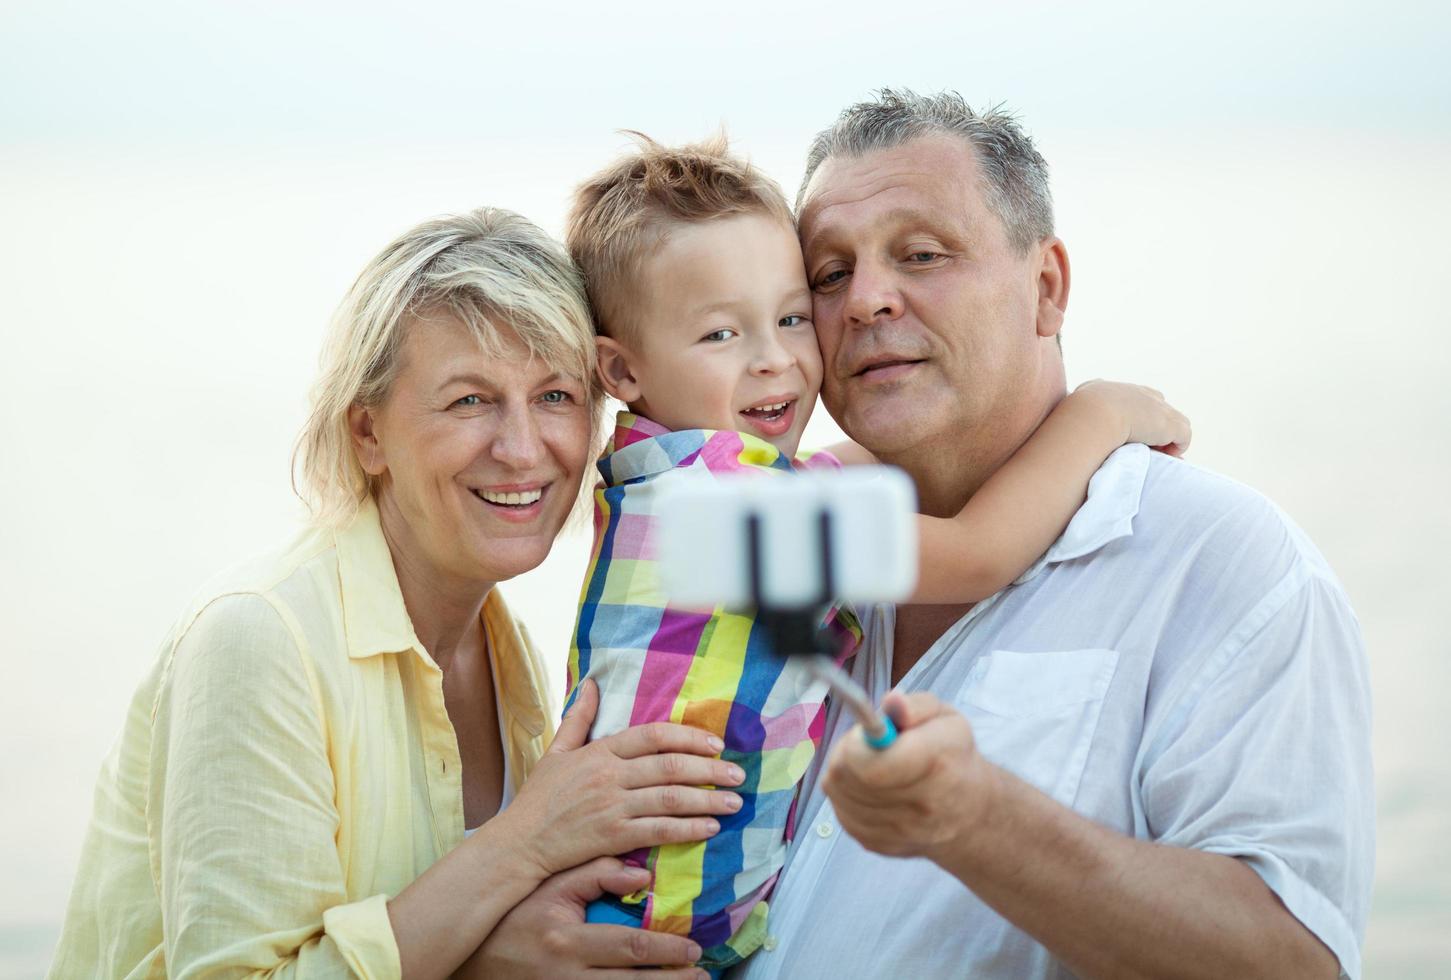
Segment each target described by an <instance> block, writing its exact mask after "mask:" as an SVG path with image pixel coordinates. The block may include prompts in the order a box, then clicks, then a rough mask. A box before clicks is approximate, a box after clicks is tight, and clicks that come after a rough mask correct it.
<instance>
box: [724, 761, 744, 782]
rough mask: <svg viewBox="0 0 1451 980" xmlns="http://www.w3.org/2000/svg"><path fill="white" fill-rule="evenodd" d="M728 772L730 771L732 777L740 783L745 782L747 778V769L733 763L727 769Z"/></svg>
mask: <svg viewBox="0 0 1451 980" xmlns="http://www.w3.org/2000/svg"><path fill="white" fill-rule="evenodd" d="M726 772H728V773H730V774H731V778H732V779H734V780H735V781H736V782H738V783H742V782H745V780H746V771H745V770H744V769H742V768H741V767H740V766H737V765H732V766H731V767H730V768H729V769H727V770H726Z"/></svg>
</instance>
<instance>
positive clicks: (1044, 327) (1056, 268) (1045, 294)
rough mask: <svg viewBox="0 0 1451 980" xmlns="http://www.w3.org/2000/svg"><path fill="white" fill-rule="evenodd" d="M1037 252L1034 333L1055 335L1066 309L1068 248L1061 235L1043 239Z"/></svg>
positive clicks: (1061, 323) (1060, 325) (1068, 278)
mask: <svg viewBox="0 0 1451 980" xmlns="http://www.w3.org/2000/svg"><path fill="white" fill-rule="evenodd" d="M1038 254H1039V257H1040V259H1041V261H1040V263H1039V265H1038V336H1039V337H1056V336H1057V335H1058V331H1059V330H1062V329H1063V314H1064V313H1065V312H1066V311H1067V309H1068V286H1069V280H1070V278H1071V276H1070V274H1069V271H1068V249H1067V248H1066V247H1065V246H1064V244H1063V239H1061V238H1045V239H1043V241H1041V242H1039V243H1038Z"/></svg>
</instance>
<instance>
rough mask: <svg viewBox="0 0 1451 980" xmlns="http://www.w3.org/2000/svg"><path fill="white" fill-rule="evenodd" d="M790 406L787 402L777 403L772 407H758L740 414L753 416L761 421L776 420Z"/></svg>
mask: <svg viewBox="0 0 1451 980" xmlns="http://www.w3.org/2000/svg"><path fill="white" fill-rule="evenodd" d="M790 404H791V403H790V402H789V401H784V402H777V403H776V404H774V405H758V406H756V407H755V408H748V409H746V410H745V411H744V412H742V413H741V414H742V415H754V416H756V417H757V418H762V419H777V418H780V417H781V414H782V413H783V412H785V411H786V406H787V405H790Z"/></svg>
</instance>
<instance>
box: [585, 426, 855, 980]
mask: <svg viewBox="0 0 1451 980" xmlns="http://www.w3.org/2000/svg"><path fill="white" fill-rule="evenodd" d="M840 465H841V464H840V463H839V462H838V461H837V460H836V458H835V457H834V456H832V455H831V454H830V453H815V454H813V455H809V456H803V457H802V458H799V459H797V460H795V461H793V460H790V459H788V458H786V457H785V456H783V455H782V454H781V452H780V450H778V449H776V448H775V447H774V446H772V445H771V444H770V443H767V442H765V441H763V440H761V439H757V438H756V437H754V436H750V435H746V434H744V433H740V432H723V431H712V430H707V429H689V430H684V431H679V432H674V431H671V430H669V429H666V428H664V427H662V426H660V425H657V424H656V423H654V422H651V421H650V420H649V419H646V418H644V417H642V416H638V415H633V414H631V413H629V412H621V413H620V414H619V416H618V418H617V420H616V429H615V434H614V438H613V439H612V440H611V441H610V444H609V445H608V446H607V447H606V449H605V454H604V456H602V457H601V459H600V461H599V471H600V474H601V476H603V478H604V483H603V485H602V486H601V487H600V488H598V489H597V490H596V491H595V525H594V526H595V540H594V551H593V554H592V556H591V559H590V565H589V571H588V573H587V574H586V575H585V580H584V589H583V590H582V593H581V595H580V607H579V619H578V621H577V623H576V624H575V631H574V640H573V642H572V643H571V645H570V651H569V688H570V690H569V696H568V698H567V699H566V701H565V708H566V710H567V709H568V707H569V705H570V704H572V703H573V701H574V694H575V689H576V688H577V686H578V684H579V682H580V681H581V680H582V679H583V678H585V677H593V678H594V679H595V682H596V683H598V684H599V688H600V708H599V713H598V714H597V715H596V716H595V722H594V727H593V729H592V731H591V736H592V737H594V738H601V737H604V736H606V735H611V734H614V733H615V732H618V731H622V730H623V729H625V728H628V727H629V726H631V725H642V724H646V723H648V722H654V721H670V722H677V723H679V724H684V725H692V726H694V727H697V728H702V729H705V730H706V731H709V732H713V733H714V734H716V735H718V736H720V738H721V739H722V740H723V741H724V742H725V750H724V751H723V752H722V753H721V758H722V759H726V760H729V761H731V762H734V763H736V764H737V765H739V766H740V767H741V768H742V769H744V770H745V773H746V779H745V782H744V783H743V784H742V785H741V786H740V787H738V788H737V791H738V792H739V793H740V794H741V797H742V799H743V804H742V806H741V809H740V810H739V811H737V812H736V813H735V814H732V815H729V816H724V817H720V818H719V820H720V833H718V834H717V835H716V836H715V837H712V838H711V839H710V840H708V841H704V842H701V843H696V844H671V845H666V846H662V847H655V848H651V849H648V850H642V851H637V852H635V853H633V854H630V855H627V856H626V860H627V861H628V862H629V863H631V864H635V865H637V866H640V867H648V868H650V869H651V870H652V871H653V872H654V879H653V883H652V885H651V887H650V888H649V889H648V891H647V892H646V893H644V894H643V895H637V896H630V898H628V899H627V900H626V901H630V902H632V903H638V902H640V901H643V903H644V908H643V921H642V924H643V926H644V927H645V928H647V929H653V930H655V931H657V932H670V933H676V934H679V935H689V936H690V937H691V938H692V939H694V940H695V941H696V942H698V943H699V944H700V945H701V947H702V949H704V950H705V956H704V957H702V960H701V964H702V965H707V966H711V967H720V966H725V965H728V964H730V963H732V962H737V961H739V960H740V959H743V958H745V957H746V956H748V955H749V954H750V953H751V952H753V951H754V950H755V949H756V947H757V946H759V945H760V944H761V942H762V940H763V939H764V938H765V934H766V930H765V919H766V905H765V902H764V899H765V897H766V896H767V894H769V892H770V890H771V886H772V885H773V884H775V881H776V876H777V875H778V874H779V873H780V871H781V865H782V863H783V862H784V861H785V857H786V844H787V842H788V841H789V840H790V838H791V833H792V829H793V826H792V824H793V818H794V812H795V801H796V789H797V786H798V784H799V783H800V781H801V779H802V777H803V776H804V775H805V772H806V767H807V765H808V764H809V763H810V761H811V757H812V755H813V754H814V753H815V751H816V748H817V746H818V744H819V743H820V740H821V732H822V727H823V724H824V720H825V716H824V711H823V705H822V702H823V701H824V699H825V697H826V687H825V685H824V684H822V683H820V682H819V681H817V680H816V679H815V678H813V677H812V676H811V675H810V673H809V672H808V670H807V669H806V667H805V665H804V664H803V663H802V661H801V660H800V659H799V658H790V657H784V656H780V655H778V654H777V653H776V651H775V650H774V649H772V646H771V643H770V640H769V639H768V637H767V636H766V633H765V630H764V629H761V628H758V627H757V624H756V620H755V617H754V616H753V615H751V614H749V613H746V614H742V613H736V612H728V611H726V610H724V609H721V608H717V609H715V610H714V611H713V612H709V613H705V612H699V611H693V610H683V609H679V608H676V607H673V606H671V605H670V604H669V603H667V602H666V600H665V597H664V595H662V593H661V589H660V582H659V569H658V567H657V565H656V562H655V543H654V540H653V535H654V528H655V521H656V517H655V505H656V499H657V492H656V491H657V486H656V481H655V480H654V478H655V477H658V476H660V475H661V474H663V473H668V472H671V471H674V470H681V469H690V470H694V471H704V472H708V473H712V474H719V473H731V474H736V473H760V474H762V475H770V474H789V473H791V472H793V470H794V469H796V468H798V467H800V468H805V467H822V466H826V467H833V468H834V467H839V466H840ZM702 560H709V557H708V556H702ZM828 628H829V629H830V630H831V631H832V632H833V633H834V634H835V635H836V636H837V639H838V643H839V649H840V651H841V652H840V656H841V658H842V659H845V658H846V657H848V656H850V655H851V653H853V652H855V649H856V646H857V644H858V643H860V641H861V628H860V627H859V626H858V624H857V621H856V617H855V616H853V615H852V614H851V612H850V611H848V610H845V609H835V610H833V611H832V612H831V613H830V614H828Z"/></svg>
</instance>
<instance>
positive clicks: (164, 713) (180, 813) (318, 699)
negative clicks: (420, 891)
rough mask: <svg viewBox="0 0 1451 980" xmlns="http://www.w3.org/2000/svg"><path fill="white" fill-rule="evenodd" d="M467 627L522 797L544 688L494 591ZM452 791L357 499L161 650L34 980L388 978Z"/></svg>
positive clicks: (450, 809)
mask: <svg viewBox="0 0 1451 980" xmlns="http://www.w3.org/2000/svg"><path fill="white" fill-rule="evenodd" d="M483 620H484V627H485V629H486V631H487V633H488V639H489V648H490V650H491V651H492V653H493V658H494V663H493V667H494V675H495V677H496V678H497V679H498V685H497V697H498V701H499V711H500V716H501V719H502V724H503V729H504V732H505V733H506V737H505V752H506V753H507V756H508V763H509V769H510V772H511V775H512V778H513V780H514V782H515V783H516V784H517V782H518V781H520V780H522V779H523V777H524V776H525V775H526V774H527V773H528V772H529V770H530V769H531V768H532V767H533V764H534V763H535V762H536V761H537V760H538V758H539V756H540V754H541V753H542V752H543V751H544V749H545V747H546V746H547V745H548V743H549V739H550V738H551V736H552V726H551V724H550V722H551V717H552V716H551V713H550V711H549V710H548V706H547V704H546V700H545V683H546V682H545V674H544V671H543V669H542V667H541V665H540V663H539V661H538V655H537V654H536V652H535V651H534V648H533V645H532V644H531V643H530V641H529V637H528V634H527V633H526V632H525V631H524V628H523V627H522V626H521V625H519V624H517V623H515V622H514V620H513V619H512V618H511V617H510V615H509V612H508V610H507V609H506V608H505V607H504V603H503V600H502V599H500V598H499V594H498V590H497V589H496V590H494V591H492V592H490V593H489V596H488V599H487V600H486V602H485V603H484V610H483ZM461 774H462V767H461V765H460V763H459V752H458V740H457V739H456V737H455V736H454V731H453V726H452V725H451V724H450V723H449V720H448V715H447V713H446V712H445V710H444V702H443V673H442V671H440V670H439V668H438V665H437V664H435V663H434V662H433V660H432V658H431V657H430V656H429V655H428V652H427V651H426V650H424V649H423V647H422V645H421V644H420V643H419V642H418V638H417V636H416V635H415V634H414V632H413V627H412V624H411V623H410V621H409V618H408V613H407V610H406V609H405V608H404V605H403V596H402V593H401V592H400V591H399V588H398V579H397V576H396V575H395V573H394V570H393V562H392V558H391V556H390V554H389V551H388V546H387V543H386V542H385V541H384V539H383V532H382V529H381V528H380V526H379V524H378V512H377V508H376V507H375V506H373V505H372V503H371V502H370V503H368V504H366V505H365V506H364V507H363V509H362V510H361V511H360V513H359V515H358V517H357V519H356V520H355V521H354V522H353V523H352V524H351V525H350V526H348V527H347V528H345V529H343V530H340V531H327V530H313V531H310V532H308V533H306V534H304V535H303V536H302V537H301V538H300V539H299V540H298V541H296V542H294V544H293V545H292V546H291V547H289V548H288V549H286V551H285V553H283V554H282V555H280V556H274V557H271V558H268V559H265V560H262V561H258V562H255V563H252V564H250V565H247V566H244V567H242V568H239V569H235V570H233V571H232V572H229V573H227V574H226V575H224V576H223V577H222V578H221V579H220V580H219V581H217V582H214V583H212V584H211V585H210V586H208V588H207V589H206V590H204V593H203V596H202V598H201V599H200V600H199V601H198V602H196V603H195V604H194V605H193V607H192V608H191V610H190V611H189V612H188V613H187V614H186V615H185V616H183V617H182V618H181V620H179V621H178V623H177V625H176V627H175V628H174V629H173V630H172V632H171V634H170V635H169V636H168V638H167V640H166V642H165V643H163V645H162V648H161V655H160V657H159V658H158V661H157V664H156V666H155V667H154V668H153V669H152V671H151V673H150V674H149V676H148V677H147V678H146V680H145V681H144V682H143V683H142V684H141V687H140V689H139V690H138V691H137V692H136V696H135V698H134V699H133V700H132V703H131V708H130V711H129V713H128V715H127V719H126V723H125V727H124V729H123V731H122V733H121V738H120V741H119V743H118V744H117V745H116V747H115V748H114V749H113V750H112V752H111V754H110V756H109V757H108V758H107V760H106V762H105V763H104V765H103V767H102V770H101V775H100V779H99V781H98V784H97V787H96V797H95V809H94V813H93V814H92V817H91V823H90V828H89V830H88V831H87V834H86V842H85V847H84V850H83V852H82V856H81V864H80V870H79V872H78V873H77V875H76V881H75V885H74V888H73V891H72V894H71V899H70V906H69V908H68V909H67V912H66V922H65V929H64V932H63V933H62V935H61V940H60V946H59V948H58V950H57V952H56V958H55V962H54V963H53V964H52V966H51V971H50V976H52V977H56V978H65V980H70V978H74V977H87V978H89V977H138V978H139V977H191V976H201V975H207V976H216V975H224V976H229V977H242V976H269V977H270V976H274V975H275V976H286V977H318V976H328V977H332V976H347V975H356V976H359V977H397V976H399V972H400V967H399V959H398V948H397V945H396V944H395V942H394V939H393V931H392V928H391V927H390V925H389V922H388V913H387V907H386V902H387V900H388V899H389V898H390V897H391V896H393V895H396V894H397V893H398V892H399V891H401V890H402V889H403V888H404V886H406V885H408V884H409V883H410V882H411V881H413V880H414V879H415V878H417V877H418V876H419V875H420V874H421V873H422V872H423V871H424V870H425V869H426V868H428V866H429V865H431V864H433V862H434V861H436V860H438V858H439V857H440V856H441V855H443V854H444V853H446V852H447V851H449V850H450V849H451V848H453V847H454V846H455V845H457V844H458V843H459V841H460V840H462V839H463V833H464V816H463V793H462V784H461V779H460V777H461ZM513 788H515V789H517V788H518V787H517V785H515V786H514V787H513Z"/></svg>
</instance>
